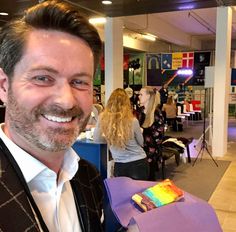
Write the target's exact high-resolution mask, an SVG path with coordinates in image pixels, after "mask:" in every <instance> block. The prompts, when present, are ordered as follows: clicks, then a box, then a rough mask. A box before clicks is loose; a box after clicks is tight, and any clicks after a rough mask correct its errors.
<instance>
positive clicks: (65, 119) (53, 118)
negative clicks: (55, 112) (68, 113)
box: [44, 115, 72, 122]
mask: <svg viewBox="0 0 236 232" xmlns="http://www.w3.org/2000/svg"><path fill="white" fill-rule="evenodd" d="M44 117H45V118H46V119H47V120H49V121H53V122H70V121H71V120H72V117H70V118H61V117H56V116H52V115H44Z"/></svg>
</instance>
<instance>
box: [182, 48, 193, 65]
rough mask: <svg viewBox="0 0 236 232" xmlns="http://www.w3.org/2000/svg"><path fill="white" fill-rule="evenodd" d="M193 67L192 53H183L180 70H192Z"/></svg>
mask: <svg viewBox="0 0 236 232" xmlns="http://www.w3.org/2000/svg"><path fill="white" fill-rule="evenodd" d="M193 65H194V52H183V57H182V68H191V69H193Z"/></svg>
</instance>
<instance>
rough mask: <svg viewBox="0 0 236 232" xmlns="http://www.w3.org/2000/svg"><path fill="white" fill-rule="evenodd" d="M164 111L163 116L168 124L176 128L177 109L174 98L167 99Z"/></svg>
mask: <svg viewBox="0 0 236 232" xmlns="http://www.w3.org/2000/svg"><path fill="white" fill-rule="evenodd" d="M162 111H163V112H164V113H163V115H164V116H165V121H166V122H167V124H168V125H172V127H173V128H174V127H175V124H176V113H177V107H176V104H175V102H174V100H173V97H172V96H169V97H168V98H167V102H166V103H165V104H164V105H163V107H162Z"/></svg>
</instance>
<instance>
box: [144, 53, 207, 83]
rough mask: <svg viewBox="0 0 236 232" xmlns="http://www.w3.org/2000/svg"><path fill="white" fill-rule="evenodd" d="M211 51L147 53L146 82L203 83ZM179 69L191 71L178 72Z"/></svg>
mask: <svg viewBox="0 0 236 232" xmlns="http://www.w3.org/2000/svg"><path fill="white" fill-rule="evenodd" d="M210 57H211V52H175V53H162V54H147V55H146V63H147V84H148V85H155V86H160V85H162V84H163V83H164V82H165V83H167V84H168V85H178V84H179V83H183V84H185V85H204V77H205V73H204V69H205V66H209V65H210ZM180 69H191V70H192V71H193V73H190V74H188V73H184V74H178V73H177V71H178V70H180Z"/></svg>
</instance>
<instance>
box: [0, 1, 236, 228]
mask: <svg viewBox="0 0 236 232" xmlns="http://www.w3.org/2000/svg"><path fill="white" fill-rule="evenodd" d="M64 1H65V2H68V3H70V4H72V5H74V6H75V7H77V8H78V9H79V10H80V11H81V12H82V14H83V15H85V16H86V17H87V18H88V19H92V20H94V21H93V22H91V23H92V24H93V25H95V27H96V28H97V30H98V32H99V35H100V37H101V39H102V41H103V52H102V57H101V60H100V64H99V67H98V69H97V71H96V73H95V77H94V81H93V84H94V89H95V90H96V91H95V92H94V98H95V99H96V103H97V104H99V105H102V106H103V107H104V106H105V105H106V103H107V100H108V98H109V96H110V95H111V93H112V91H113V90H114V89H116V88H124V89H126V90H128V91H130V94H131V95H130V96H131V97H130V99H131V101H132V103H133V106H134V107H135V105H136V104H137V105H138V103H137V101H138V100H137V98H138V95H139V91H140V89H141V88H142V87H143V86H146V85H148V86H152V87H154V88H156V90H158V91H159V90H160V89H161V87H162V85H163V84H167V85H168V95H169V96H172V97H173V98H174V97H175V96H176V93H177V92H178V87H179V85H182V86H183V91H184V94H185V97H186V98H185V100H186V101H187V102H188V103H190V104H191V109H190V108H188V110H186V109H180V112H179V113H178V114H177V118H178V120H177V124H176V126H177V129H176V130H174V129H173V125H172V124H168V125H167V123H166V129H165V136H170V137H174V138H176V137H178V138H187V139H189V141H190V142H189V144H188V145H187V146H186V149H185V150H184V152H182V153H181V154H180V156H179V161H178V162H177V161H176V159H175V156H174V155H173V156H171V157H168V158H167V159H166V161H165V167H164V175H165V178H169V179H171V180H173V182H174V183H175V184H176V185H177V186H179V187H180V188H182V189H183V190H184V191H186V192H188V193H190V194H193V195H195V196H197V197H199V198H200V199H202V200H204V201H207V202H208V203H209V204H210V205H211V206H212V207H213V209H214V210H215V212H216V215H217V217H218V220H219V222H220V226H221V228H222V230H223V231H224V232H233V231H236V178H235V176H236V152H235V151H236V89H235V86H236V0H233V1H232V0H208V1H206V0H189V1H181V0H172V1H157V0H123V1H122V0H111V1H100V0H99V1H98V0H89V1H82V0H64ZM38 2H42V1H41V0H38V1H37V0H1V2H0V27H2V26H3V25H4V24H5V23H6V22H7V21H9V20H10V19H12V18H15V17H18V16H20V15H22V14H23V12H24V10H25V9H26V8H27V7H29V6H33V5H34V4H37V3H38ZM95 18H96V19H97V18H99V19H100V21H95ZM136 97H137V98H136ZM185 107H186V106H185ZM189 107H190V106H189ZM102 109H103V108H99V111H102ZM134 109H135V108H134ZM0 110H1V111H0V118H1V122H3V121H4V113H5V106H4V105H3V104H1V105H0ZM178 126H179V127H178ZM178 128H179V129H178ZM180 128H182V129H180ZM90 132H91V131H90ZM86 138H87V139H86ZM83 139H85V140H86V142H84V141H83ZM73 147H74V149H75V150H76V151H78V153H81V155H82V157H83V158H85V159H86V158H88V157H87V152H88V153H95V154H97V156H96V157H89V158H88V160H89V161H91V162H92V163H94V164H95V166H96V167H97V168H98V169H99V171H100V172H101V174H102V176H103V177H104V178H108V177H111V178H112V176H113V174H112V170H113V165H114V163H113V160H112V158H111V154H110V153H109V151H108V149H107V146H106V144H103V143H101V144H95V145H94V144H93V141H92V133H84V134H83V136H81V137H80V138H78V141H77V142H76V143H75V144H74V145H73ZM84 152H85V153H84ZM104 154H105V156H104ZM104 163H106V165H105V166H104V165H103V164H104ZM161 168H163V167H160V170H159V171H158V173H157V180H158V181H162V180H163V179H165V178H163V169H161Z"/></svg>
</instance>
